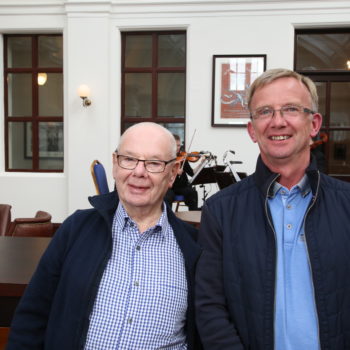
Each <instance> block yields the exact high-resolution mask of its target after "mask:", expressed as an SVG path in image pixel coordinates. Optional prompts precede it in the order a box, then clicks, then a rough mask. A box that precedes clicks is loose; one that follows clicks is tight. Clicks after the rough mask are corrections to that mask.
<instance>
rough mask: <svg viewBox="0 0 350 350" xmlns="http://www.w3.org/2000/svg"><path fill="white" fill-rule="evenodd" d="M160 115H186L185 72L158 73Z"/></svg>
mask: <svg viewBox="0 0 350 350" xmlns="http://www.w3.org/2000/svg"><path fill="white" fill-rule="evenodd" d="M158 116H160V117H184V116H185V74H184V73H160V74H159V75H158Z"/></svg>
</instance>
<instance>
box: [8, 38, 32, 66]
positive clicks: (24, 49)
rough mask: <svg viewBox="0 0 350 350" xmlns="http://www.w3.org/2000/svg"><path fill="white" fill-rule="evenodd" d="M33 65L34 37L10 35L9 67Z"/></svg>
mask: <svg viewBox="0 0 350 350" xmlns="http://www.w3.org/2000/svg"><path fill="white" fill-rule="evenodd" d="M31 66H32V39H31V38H28V37H8V40H7V68H28V67H31Z"/></svg>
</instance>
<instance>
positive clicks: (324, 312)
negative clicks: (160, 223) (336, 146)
mask: <svg viewBox="0 0 350 350" xmlns="http://www.w3.org/2000/svg"><path fill="white" fill-rule="evenodd" d="M317 100H318V98H317V93H316V87H315V85H314V83H313V82H312V81H311V80H310V79H308V78H306V77H304V76H301V75H299V74H297V73H295V72H293V71H289V70H284V69H273V70H269V71H267V72H265V73H263V74H262V75H261V76H260V77H258V78H257V79H256V80H255V81H254V82H253V84H252V86H251V88H250V91H249V95H248V106H249V109H250V113H251V121H250V122H249V124H248V132H249V135H250V137H251V139H252V140H253V141H254V142H257V143H258V145H259V148H260V157H259V159H258V162H257V167H256V171H255V173H254V174H253V175H251V176H249V177H248V178H246V179H244V180H243V181H241V182H239V183H237V184H235V185H232V186H231V187H229V188H226V189H224V190H223V191H221V192H220V193H218V194H216V195H214V196H212V197H211V198H209V200H208V201H207V202H206V205H205V207H204V209H203V212H202V222H201V229H200V233H199V241H200V243H202V244H203V248H204V252H203V254H202V256H201V259H200V261H199V262H198V275H197V276H198V277H197V288H196V290H197V298H198V299H197V301H196V305H197V315H198V317H197V321H198V329H199V333H200V336H201V338H202V341H203V346H204V348H205V349H210V350H212V349H218V350H225V349H230V350H234V349H250V350H258V349H259V350H270V349H271V350H273V349H275V350H319V349H328V350H344V349H348V348H350V313H349V305H350V283H349V276H350V264H349V255H350V229H349V227H350V215H349V214H350V210H349V203H350V185H349V184H347V183H345V182H341V181H338V180H335V179H333V178H331V177H328V176H326V175H324V174H322V173H320V172H319V171H318V170H317V167H316V164H315V161H314V159H311V157H310V140H311V138H312V137H314V136H316V134H317V133H318V131H319V129H320V127H321V123H322V117H321V115H320V114H319V113H317V102H318V101H317Z"/></svg>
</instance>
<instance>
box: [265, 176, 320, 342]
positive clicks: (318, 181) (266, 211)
mask: <svg viewBox="0 0 350 350" xmlns="http://www.w3.org/2000/svg"><path fill="white" fill-rule="evenodd" d="M317 174H318V179H317V188H316V193H315V196H313V199H312V203H311V205H310V206H309V207H308V209H307V211H306V213H305V215H304V222H303V227H304V236H305V244H306V251H307V258H308V262H309V268H310V271H311V275H312V266H311V262H310V256H309V249H308V245H307V239H306V231H305V222H306V217H307V216H308V214H309V212H310V210H311V208H312V207H313V206H314V204H315V202H316V199H317V196H318V190H319V185H320V172H319V171H317ZM279 176H280V175H279V174H278V175H277V176H276V177H275V178H274V179H273V180H272V182H271V183H270V185H269V187H268V188H267V193H266V197H265V214H266V217H267V220H268V223H269V225H270V227H271V229H272V231H273V234H274V239H275V251H276V262H275V293H274V301H273V303H274V306H273V314H274V317H273V320H274V321H273V329H274V334H275V326H276V324H275V318H276V317H275V315H276V289H277V283H276V281H277V259H278V250H277V244H276V242H277V235H276V231H275V228H274V227H273V224H272V222H271V219H270V216H269V214H268V208H267V203H268V194H269V192H270V188H271V186H272V184H273V183H274V182H275V181H276V180H277V178H278V177H279ZM311 283H312V290H313V294H314V300H315V308H316V298H315V286H314V281H313V278H312V276H311ZM315 314H316V318H317V329H318V339H319V341H320V326H319V319H318V314H317V310H315ZM319 345H320V346H321V341H320V344H319ZM273 348H274V349H275V336H274V337H273Z"/></svg>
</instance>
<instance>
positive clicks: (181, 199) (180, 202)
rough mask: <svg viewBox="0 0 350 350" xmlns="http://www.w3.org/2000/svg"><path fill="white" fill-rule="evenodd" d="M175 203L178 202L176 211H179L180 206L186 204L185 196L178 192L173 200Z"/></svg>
mask: <svg viewBox="0 0 350 350" xmlns="http://www.w3.org/2000/svg"><path fill="white" fill-rule="evenodd" d="M173 203H176V207H175V212H177V211H179V207H180V205H181V206H186V204H185V196H183V195H182V194H176V195H175V197H174V200H173Z"/></svg>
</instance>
